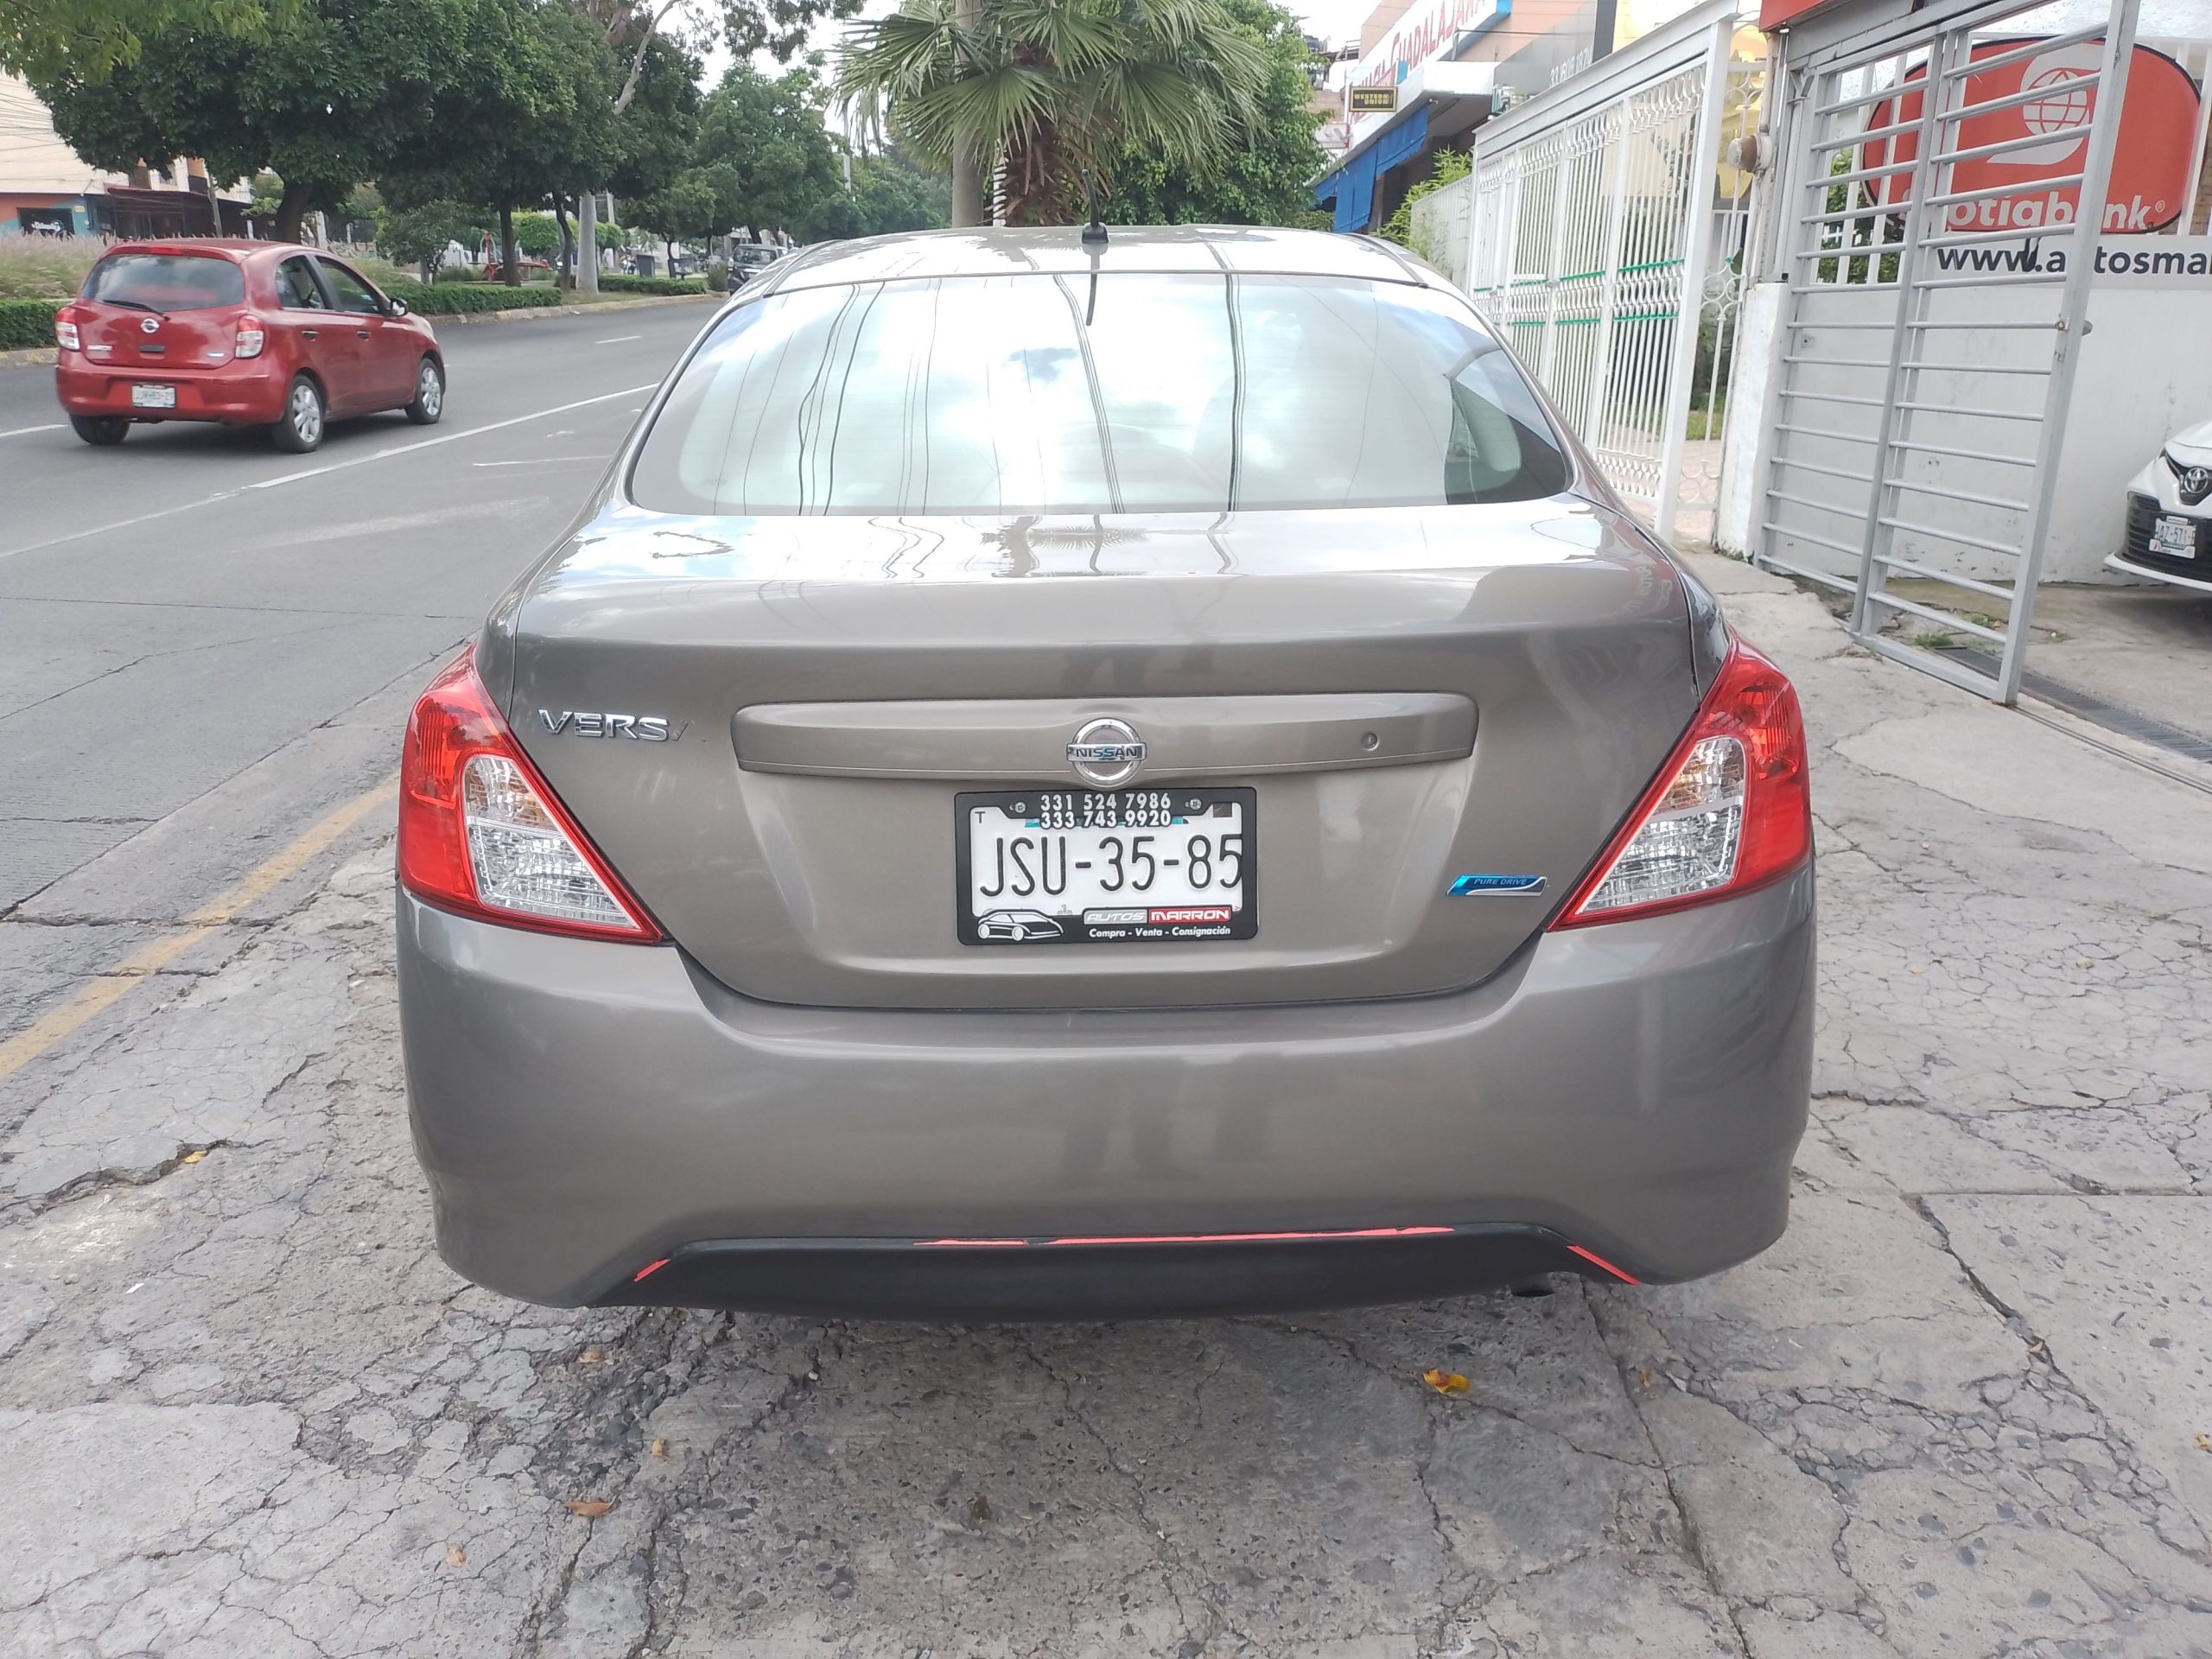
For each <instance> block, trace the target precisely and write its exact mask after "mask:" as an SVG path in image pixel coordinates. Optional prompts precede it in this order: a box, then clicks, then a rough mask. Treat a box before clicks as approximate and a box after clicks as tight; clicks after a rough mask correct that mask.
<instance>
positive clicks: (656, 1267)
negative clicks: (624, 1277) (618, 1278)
mask: <svg viewBox="0 0 2212 1659" xmlns="http://www.w3.org/2000/svg"><path fill="white" fill-rule="evenodd" d="M667 1265H668V1258H667V1257H666V1256H663V1257H661V1259H660V1260H659V1261H658V1262H646V1263H645V1266H644V1267H642V1268H639V1269H638V1270H637V1272H635V1273H633V1274H631V1275H630V1282H631V1283H632V1284H633V1285H636V1284H642V1283H644V1282H645V1281H646V1280H648V1279H650V1278H652V1276H653V1274H657V1273H658V1272H659V1271H660V1270H661V1269H662V1268H664V1267H666V1266H667Z"/></svg>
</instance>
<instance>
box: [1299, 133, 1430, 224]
mask: <svg viewBox="0 0 2212 1659" xmlns="http://www.w3.org/2000/svg"><path fill="white" fill-rule="evenodd" d="M1427 142H1428V111H1427V109H1426V108H1422V109H1416V110H1410V111H1407V113H1406V114H1405V115H1403V116H1402V117H1400V118H1398V119H1397V120H1395V121H1394V122H1392V123H1391V124H1389V126H1388V127H1385V128H1384V129H1383V131H1382V133H1381V135H1380V136H1379V137H1376V140H1375V142H1374V143H1371V144H1370V145H1368V146H1367V147H1366V148H1365V149H1363V150H1361V151H1360V152H1359V154H1358V155H1357V156H1353V157H1352V158H1351V160H1350V161H1348V162H1345V163H1344V165H1343V166H1342V167H1340V168H1338V169H1337V170H1336V171H1335V172H1333V173H1332V174H1329V175H1327V176H1326V177H1325V178H1323V179H1322V180H1321V181H1319V182H1318V183H1317V184H1315V185H1314V187H1313V199H1314V200H1316V201H1318V202H1321V203H1323V204H1326V203H1328V202H1331V201H1334V202H1335V203H1336V228H1337V229H1338V230H1340V231H1363V230H1365V229H1366V228H1367V226H1368V221H1369V220H1370V219H1372V218H1374V216H1375V181H1376V178H1377V177H1379V176H1380V175H1383V174H1384V173H1387V172H1389V170H1390V168H1394V167H1395V166H1397V165H1398V163H1399V162H1402V161H1404V160H1406V158H1407V157H1408V156H1416V155H1418V154H1420V153H1421V146H1422V145H1423V144H1425V143H1427Z"/></svg>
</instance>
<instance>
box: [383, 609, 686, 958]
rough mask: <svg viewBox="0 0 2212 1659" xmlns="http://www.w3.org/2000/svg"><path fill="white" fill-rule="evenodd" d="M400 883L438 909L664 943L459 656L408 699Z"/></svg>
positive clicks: (470, 662)
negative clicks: (411, 703) (410, 707)
mask: <svg viewBox="0 0 2212 1659" xmlns="http://www.w3.org/2000/svg"><path fill="white" fill-rule="evenodd" d="M399 880H400V884H401V885H402V886H403V887H405V888H406V889H407V891H408V892H410V893H413V894H415V896H416V897H417V898H419V899H426V900H428V901H429V903H431V904H434V905H437V906H442V908H444V909H447V910H455V911H460V912H462V913H464V914H467V915H471V916H475V917H479V918H482V919H484V920H486V921H493V922H504V923H506V924H509V925H514V926H519V927H529V928H535V929H537V930H538V931H543V932H549V933H567V934H573V935H576V936H578V937H581V938H594V939H620V940H624V941H626V942H629V943H632V944H655V943H658V941H659V940H660V939H661V938H663V935H662V933H661V931H660V929H659V928H658V927H657V926H656V925H654V924H653V921H652V918H651V917H650V916H648V915H647V914H646V913H645V906H642V905H640V904H639V902H638V901H637V899H635V898H633V897H632V895H631V893H630V892H629V890H628V889H627V888H626V887H624V886H623V885H622V881H621V879H620V877H619V876H617V875H616V874H614V872H613V870H612V869H610V868H608V867H607V861H606V860H604V859H603V858H601V856H600V855H599V853H598V850H597V849H595V848H594V847H593V846H592V844H591V842H590V840H589V838H588V837H587V836H585V835H584V833H583V831H582V829H579V828H577V826H576V823H575V820H574V819H572V818H571V817H569V814H568V811H567V810H566V809H565V808H563V806H562V804H561V803H560V801H559V799H558V798H556V797H555V795H554V793H553V791H552V790H551V789H550V787H548V786H547V785H546V782H545V780H544V779H543V778H542V777H540V776H539V775H538V772H537V768H536V767H535V766H531V763H530V758H529V757H528V756H527V755H525V754H524V753H523V752H522V749H521V747H520V746H519V745H518V744H517V743H516V741H515V740H514V734H512V732H511V731H509V730H508V729H507V723H506V721H505V720H503V719H501V718H500V716H499V709H498V708H497V707H496V706H495V705H494V704H493V702H492V698H491V695H490V693H488V692H487V691H486V690H485V689H484V683H483V682H482V681H481V680H480V679H479V678H478V677H477V676H476V658H475V652H474V651H473V650H472V651H467V652H462V653H461V656H460V657H459V658H456V659H455V660H454V662H453V663H451V664H448V666H447V668H446V669H445V671H443V672H442V673H441V674H440V675H439V676H438V677H437V678H436V679H435V680H433V681H431V682H430V683H429V687H428V688H427V689H426V690H424V691H423V695H422V696H421V697H419V698H418V699H416V703H415V712H414V713H413V714H412V715H410V716H409V717H408V721H407V743H406V747H405V750H404V753H403V754H402V756H401V760H400V766H399Z"/></svg>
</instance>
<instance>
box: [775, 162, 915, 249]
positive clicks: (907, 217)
mask: <svg viewBox="0 0 2212 1659" xmlns="http://www.w3.org/2000/svg"><path fill="white" fill-rule="evenodd" d="M843 159H844V161H845V162H847V163H848V164H849V167H850V168H851V174H852V186H851V188H849V189H846V188H839V189H836V190H834V191H832V192H831V193H830V194H828V195H826V196H824V197H823V198H822V200H819V201H818V202H817V203H816V204H815V205H814V208H813V211H812V212H810V213H807V214H805V215H804V216H803V217H802V218H800V219H798V220H796V221H794V222H793V224H792V225H791V233H792V234H793V235H794V236H796V237H798V238H799V239H800V240H801V241H803V242H823V241H830V240H834V239H836V238H840V237H848V236H887V235H890V234H891V233H892V232H895V231H931V230H936V229H938V228H939V227H940V226H944V225H947V224H949V223H950V222H951V218H952V181H951V179H950V177H948V176H947V175H944V173H941V172H937V171H933V170H931V169H930V168H923V167H918V166H917V165H915V163H914V162H912V160H911V159H909V158H908V157H907V156H906V155H905V154H904V153H903V152H901V151H900V150H899V149H896V148H895V147H894V148H891V149H883V150H880V151H874V152H868V151H861V152H859V153H856V154H851V155H849V156H846V157H844V158H843Z"/></svg>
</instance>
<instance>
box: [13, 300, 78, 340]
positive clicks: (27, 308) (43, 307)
mask: <svg viewBox="0 0 2212 1659" xmlns="http://www.w3.org/2000/svg"><path fill="white" fill-rule="evenodd" d="M68 303H69V302H68V301H67V300H0V352H11V351H14V350H16V348H17V347H19V346H51V345H53V344H54V313H55V312H57V311H59V310H60V308H62V307H63V306H65V305H67V304H68Z"/></svg>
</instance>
